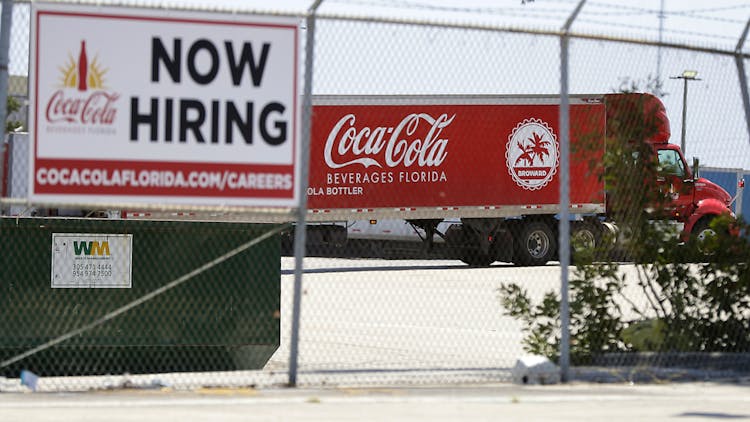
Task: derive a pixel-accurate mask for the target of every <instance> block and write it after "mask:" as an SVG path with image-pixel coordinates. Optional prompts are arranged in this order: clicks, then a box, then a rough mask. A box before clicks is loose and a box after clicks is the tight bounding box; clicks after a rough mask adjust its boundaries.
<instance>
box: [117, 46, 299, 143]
mask: <svg viewBox="0 0 750 422" xmlns="http://www.w3.org/2000/svg"><path fill="white" fill-rule="evenodd" d="M256 47H257V45H256ZM270 54H271V44H270V43H263V44H262V46H261V48H260V51H256V49H254V48H253V44H252V43H250V42H247V41H246V42H243V43H242V45H241V46H240V47H239V48H238V47H237V46H235V45H234V44H233V42H232V41H224V43H223V45H216V44H214V43H213V42H212V41H210V40H208V39H205V38H204V39H198V40H196V41H195V42H193V43H192V44H191V45H189V46H183V42H182V39H180V38H174V39H173V40H172V41H171V43H169V42H168V43H165V42H164V41H162V39H161V38H159V37H153V38H152V39H151V69H150V70H151V72H150V73H151V82H152V83H153V84H164V83H165V81H164V79H167V82H168V81H171V82H172V83H174V84H183V83H185V81H186V80H187V79H189V80H191V81H192V82H194V83H195V84H198V85H203V86H211V85H212V84H214V83H220V81H224V80H229V81H231V85H232V87H231V88H235V87H236V89H237V90H238V92H244V93H245V94H243V96H244V97H252V92H253V91H252V89H250V88H249V86H248V82H249V83H250V84H252V87H255V88H258V87H262V85H263V80H264V79H263V77H264V75H265V70H266V64H267V63H268V57H269V55H270ZM225 72H226V73H225ZM246 75H247V77H246ZM222 76H224V77H223V78H222ZM217 77H218V79H219V80H218V81H217ZM189 89H190V88H189V87H186V92H189ZM221 89H226V86H221V87H219V88H217V90H216V91H217V92H218V91H220V90H221ZM155 90H157V91H158V86H157V87H156V89H155ZM286 109H287V107H286V106H285V105H284V104H282V103H280V102H276V101H270V102H267V103H265V104H256V103H255V102H253V101H245V102H244V103H242V104H236V103H235V102H234V101H233V100H232V99H224V100H222V99H211V100H205V99H200V98H172V97H156V96H153V97H150V98H149V99H147V100H144V99H142V98H139V97H131V99H130V140H131V141H138V140H139V137H138V135H139V130H138V129H139V128H142V127H145V128H147V129H148V133H149V140H150V141H151V142H158V141H160V140H163V141H164V142H173V141H174V140H177V141H178V142H187V141H188V139H189V135H188V134H190V135H191V138H192V139H193V140H195V142H197V143H200V144H204V143H207V142H208V143H211V144H218V143H220V142H223V143H225V144H232V143H233V142H234V137H235V135H236V134H239V135H240V136H241V137H242V140H243V141H244V142H245V144H248V145H250V144H252V143H253V136H254V134H256V131H255V130H254V128H255V127H257V134H259V135H260V137H261V138H262V140H263V141H264V142H265V143H267V144H269V145H281V144H283V143H284V142H286V140H287V127H288V125H289V122H288V120H287V118H286V117H285V116H284V111H285V110H286Z"/></svg>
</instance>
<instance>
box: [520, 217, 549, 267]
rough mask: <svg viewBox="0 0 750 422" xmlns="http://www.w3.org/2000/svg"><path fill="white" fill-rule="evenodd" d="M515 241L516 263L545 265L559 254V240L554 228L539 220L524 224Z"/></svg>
mask: <svg viewBox="0 0 750 422" xmlns="http://www.w3.org/2000/svg"><path fill="white" fill-rule="evenodd" d="M514 243H515V251H514V252H515V253H514V254H513V263H514V264H516V265H521V266H538V265H544V264H546V263H547V262H549V261H551V260H553V259H554V258H555V257H556V256H557V240H556V239H555V236H554V233H553V232H552V229H551V228H550V227H549V226H548V225H547V224H545V223H542V222H539V221H534V222H531V223H526V224H524V225H523V226H522V229H521V234H520V235H519V236H518V238H517V239H516V242H514Z"/></svg>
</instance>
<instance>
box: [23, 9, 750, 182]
mask: <svg viewBox="0 0 750 422" xmlns="http://www.w3.org/2000/svg"><path fill="white" fill-rule="evenodd" d="M92 3H94V4H106V3H116V4H119V5H132V6H137V7H158V8H188V9H200V10H206V11H224V12H233V13H246V12H253V11H261V12H271V13H282V14H293V15H299V16H302V15H303V14H304V12H305V11H306V10H307V9H308V8H309V7H310V5H311V4H312V1H309V0H308V1H300V0H275V1H274V2H268V1H261V0H214V1H209V0H171V1H151V0H137V1H128V0H125V1H122V0H117V1H107V0H98V1H96V2H92ZM578 3H579V2H578V1H576V0H533V1H529V0H526V1H525V2H524V1H522V0H462V1H459V0H442V1H438V0H432V1H428V0H323V3H322V5H321V7H320V9H319V15H320V16H321V20H319V21H318V24H317V27H316V28H317V32H316V40H317V43H316V55H315V71H314V74H313V76H314V83H313V91H314V93H316V94H415V95H419V94H467V95H469V94H555V93H559V88H560V83H559V64H560V62H559V55H560V47H559V45H560V44H559V40H558V39H557V38H556V37H552V36H545V35H529V34H519V33H513V32H507V31H503V30H507V29H512V30H517V29H522V30H533V31H556V30H558V29H559V28H561V27H562V25H563V24H564V23H565V21H566V19H567V18H568V17H569V16H570V14H571V13H572V11H573V10H574V9H575V7H576V6H577V4H578ZM269 5H270V6H269ZM340 16H344V17H350V18H356V19H357V20H356V21H353V20H346V21H341V20H332V19H331V18H332V17H340ZM24 19H25V20H24ZM367 19H385V20H390V21H408V22H413V23H420V24H422V23H434V24H446V25H451V26H456V25H465V26H466V27H465V28H448V29H446V28H440V27H436V26H429V25H428V26H425V25H414V24H410V25H396V24H392V23H391V24H386V23H378V22H372V21H367ZM749 19H750V2H748V1H747V0H714V1H711V2H706V1H698V0H663V1H662V0H630V1H628V2H623V1H614V0H596V1H593V0H589V1H586V3H585V5H584V7H583V9H582V10H581V13H580V14H579V16H578V18H577V20H576V21H575V23H574V24H573V27H572V32H573V33H578V34H589V35H597V36H608V37H614V38H627V39H634V40H643V41H647V42H656V41H659V40H662V41H663V42H665V43H671V44H678V45H689V46H693V47H700V48H708V49H716V50H718V53H716V54H707V53H704V52H700V51H695V50H689V49H681V48H657V47H650V46H638V45H634V44H630V43H612V42H604V41H599V40H581V39H578V40H576V39H574V40H573V41H572V42H571V44H570V90H571V92H573V93H584V94H588V93H607V92H614V91H617V90H619V89H621V88H622V87H625V86H627V87H631V88H632V87H635V88H636V89H638V90H647V89H648V88H649V87H650V88H653V86H650V85H649V82H653V81H654V80H660V81H661V82H662V85H661V88H660V92H661V93H662V94H663V101H664V103H665V105H666V107H667V109H668V111H669V117H670V120H671V122H672V134H673V136H672V139H673V142H675V143H679V141H680V139H679V136H680V134H681V130H682V107H683V89H684V85H683V81H682V80H677V79H670V77H673V76H677V75H679V74H681V73H682V72H683V71H684V70H687V69H690V70H697V71H698V77H699V78H700V80H699V81H691V82H690V83H689V84H688V88H689V89H688V93H689V95H688V97H687V99H688V101H687V124H686V126H685V127H686V156H688V157H690V156H693V155H698V156H700V158H701V161H702V163H703V164H704V165H709V166H713V167H725V168H727V167H729V168H742V169H746V170H750V139H749V136H748V130H747V125H746V124H745V121H744V109H743V107H742V101H741V96H740V89H739V87H740V85H739V79H738V72H737V66H736V63H735V60H734V58H733V57H732V56H731V55H729V53H731V52H732V51H734V50H735V47H736V46H737V44H738V41H739V39H740V36H741V34H742V33H743V30H744V29H745V27H746V25H747V23H748V20H749ZM361 20H364V21H361ZM300 22H301V25H302V26H303V27H304V24H303V23H302V18H300ZM743 52H745V53H750V41H748V42H746V43H745V45H744V48H743ZM27 63H28V12H27V5H25V4H17V5H16V6H15V13H14V24H13V36H12V40H11V52H10V72H11V74H25V72H26V68H27V66H28V64H27ZM745 64H746V67H748V68H750V60H745Z"/></svg>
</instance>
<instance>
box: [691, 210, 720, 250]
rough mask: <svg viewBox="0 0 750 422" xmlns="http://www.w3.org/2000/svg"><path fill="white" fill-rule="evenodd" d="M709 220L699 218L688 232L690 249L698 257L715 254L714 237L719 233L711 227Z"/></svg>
mask: <svg viewBox="0 0 750 422" xmlns="http://www.w3.org/2000/svg"><path fill="white" fill-rule="evenodd" d="M711 220H712V219H711V218H704V219H702V220H700V221H699V222H698V223H697V224H696V225H695V226H694V227H693V231H692V232H691V233H690V250H691V251H692V252H693V253H694V254H695V256H697V257H698V258H707V257H710V256H713V255H715V254H716V250H715V245H716V237H718V236H719V233H716V230H714V229H712V228H711ZM712 245H713V246H712Z"/></svg>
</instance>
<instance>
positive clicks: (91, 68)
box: [58, 54, 109, 89]
mask: <svg viewBox="0 0 750 422" xmlns="http://www.w3.org/2000/svg"><path fill="white" fill-rule="evenodd" d="M58 69H59V70H60V85H61V86H62V87H63V88H75V87H77V86H78V73H79V72H78V62H77V61H76V59H74V58H73V55H71V54H68V62H67V63H66V64H65V65H63V66H60V67H59V68H58ZM87 70H88V72H86V86H88V88H89V89H105V88H106V87H105V85H104V76H105V75H106V73H107V71H108V70H109V69H107V68H104V67H102V66H101V65H100V64H99V60H98V57H97V56H94V58H93V60H91V63H89V64H88V66H87Z"/></svg>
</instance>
